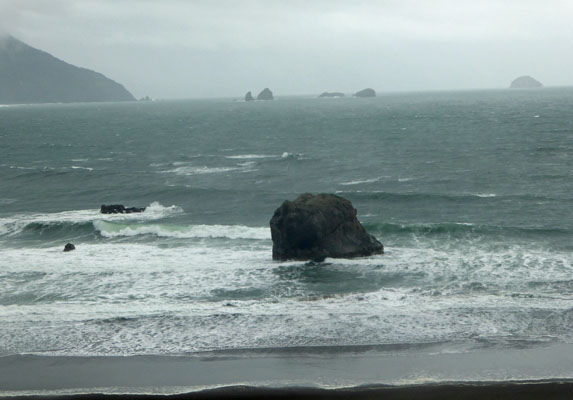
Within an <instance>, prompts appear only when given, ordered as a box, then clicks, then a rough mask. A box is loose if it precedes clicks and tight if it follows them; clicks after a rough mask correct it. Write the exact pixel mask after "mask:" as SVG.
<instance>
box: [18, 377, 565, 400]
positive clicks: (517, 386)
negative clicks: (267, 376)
mask: <svg viewBox="0 0 573 400" xmlns="http://www.w3.org/2000/svg"><path fill="white" fill-rule="evenodd" d="M572 392H573V382H571V381H549V382H547V381H523V382H475V383H474V382H472V383H447V384H434V385H412V386H401V387H400V386H384V387H354V388H347V389H334V390H327V389H314V388H283V389H277V388H255V387H249V386H233V387H226V388H220V389H211V390H205V391H201V392H195V393H186V394H180V395H172V396H161V395H105V394H85V395H70V396H21V397H12V398H13V399H22V400H23V399H30V400H31V399H52V400H88V399H89V400H97V399H102V400H115V399H118V400H119V399H126V398H130V399H142V400H147V399H150V400H151V399H173V400H210V399H223V400H225V399H277V400H278V399H281V400H282V399H304V400H306V399H308V400H310V399H356V400H366V399H388V400H399V399H400V400H402V399H404V400H406V399H412V400H417V399H419V400H433V399H436V400H437V399H467V400H472V399H476V400H477V399H480V400H481V399H500V400H501V399H523V400H527V399H570V398H571V393H572Z"/></svg>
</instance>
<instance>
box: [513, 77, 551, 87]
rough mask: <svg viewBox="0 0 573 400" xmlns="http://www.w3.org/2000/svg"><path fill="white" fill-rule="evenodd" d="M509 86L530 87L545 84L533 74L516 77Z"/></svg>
mask: <svg viewBox="0 0 573 400" xmlns="http://www.w3.org/2000/svg"><path fill="white" fill-rule="evenodd" d="M509 87H510V89H529V88H540V87H543V84H542V83H541V82H539V81H538V80H536V79H534V78H532V77H531V76H527V75H524V76H520V77H519V78H516V79H514V80H513V81H512V82H511V84H510V85H509Z"/></svg>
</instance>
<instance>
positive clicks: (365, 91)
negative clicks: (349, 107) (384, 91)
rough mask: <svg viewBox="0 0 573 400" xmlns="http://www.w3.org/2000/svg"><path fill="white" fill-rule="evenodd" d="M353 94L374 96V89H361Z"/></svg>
mask: <svg viewBox="0 0 573 400" xmlns="http://www.w3.org/2000/svg"><path fill="white" fill-rule="evenodd" d="M354 96H356V97H376V92H375V91H374V89H370V88H367V89H362V90H361V91H359V92H356V93H355V94H354Z"/></svg>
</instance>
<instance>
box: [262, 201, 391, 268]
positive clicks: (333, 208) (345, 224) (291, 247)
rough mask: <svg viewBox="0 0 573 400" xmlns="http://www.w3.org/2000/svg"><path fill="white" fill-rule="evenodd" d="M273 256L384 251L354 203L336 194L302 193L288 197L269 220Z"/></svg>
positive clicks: (317, 257) (294, 257)
mask: <svg viewBox="0 0 573 400" xmlns="http://www.w3.org/2000/svg"><path fill="white" fill-rule="evenodd" d="M270 225H271V236H272V239H273V260H314V261H322V260H324V259H325V258H326V257H335V258H337V257H338V258H350V257H362V256H370V255H372V254H382V253H384V246H383V245H382V243H380V242H379V241H378V240H376V238H375V237H374V236H372V235H369V234H368V233H366V231H365V230H364V228H363V227H362V225H361V224H360V222H359V221H358V219H357V218H356V209H355V208H354V207H353V206H352V203H351V202H350V201H348V200H346V199H343V198H342V197H339V196H335V195H333V194H325V193H322V194H317V195H312V194H310V193H305V194H301V195H300V196H298V197H297V199H296V200H295V201H289V200H286V201H285V202H284V203H283V204H282V205H281V206H280V207H279V208H277V210H276V211H275V213H274V215H273V217H272V218H271V221H270Z"/></svg>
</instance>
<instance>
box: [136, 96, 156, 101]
mask: <svg viewBox="0 0 573 400" xmlns="http://www.w3.org/2000/svg"><path fill="white" fill-rule="evenodd" d="M139 101H153V99H152V98H151V97H149V96H145V97H142V98H141V99H139Z"/></svg>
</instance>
